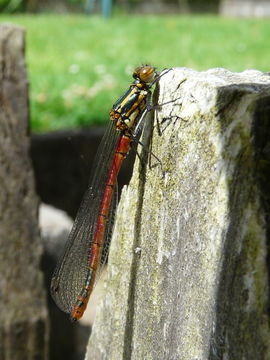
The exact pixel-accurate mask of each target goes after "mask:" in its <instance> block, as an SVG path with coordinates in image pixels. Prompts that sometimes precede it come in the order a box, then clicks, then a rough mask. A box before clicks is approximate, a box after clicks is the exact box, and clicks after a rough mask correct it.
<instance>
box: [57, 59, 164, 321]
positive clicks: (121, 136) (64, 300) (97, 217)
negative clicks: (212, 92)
mask: <svg viewBox="0 0 270 360" xmlns="http://www.w3.org/2000/svg"><path fill="white" fill-rule="evenodd" d="M133 78H134V82H133V83H132V84H131V85H130V87H129V88H128V90H127V91H126V92H125V93H124V94H123V96H121V97H120V99H119V100H118V101H117V102H116V103H115V104H114V105H113V107H112V109H111V111H110V120H111V121H110V124H109V126H108V128H107V130H106V132H105V135H104V137H103V139H102V141H101V144H100V146H99V148H98V151H97V155H96V160H95V162H94V165H93V169H94V171H93V172H92V176H91V177H90V182H89V187H88V189H87V191H86V193H85V195H84V198H83V201H82V204H81V206H80V208H79V211H78V214H77V217H76V219H75V222H74V225H73V228H72V230H71V232H70V235H69V238H68V241H67V244H66V247H65V250H64V253H63V255H62V257H61V258H60V260H59V262H58V265H57V267H56V269H55V272H54V275H53V278H52V283H51V295H52V297H53V299H54V301H55V302H56V304H57V305H58V307H59V308H60V309H61V310H63V311H64V312H66V313H68V314H70V317H71V319H72V320H78V319H80V318H81V317H82V315H83V313H84V311H85V309H86V306H87V303H88V300H89V297H90V295H91V292H92V290H93V286H94V283H95V279H96V277H97V272H98V271H99V270H100V268H101V267H102V266H103V265H104V264H105V262H106V259H107V256H108V249H109V245H110V239H111V231H112V226H113V220H114V213H115V209H116V205H117V191H115V189H116V187H117V175H118V172H119V170H120V168H121V165H122V162H123V160H124V158H125V157H126V155H127V154H128V152H129V150H130V147H131V143H132V141H133V140H134V138H136V136H137V135H138V133H139V129H140V125H141V123H142V121H143V119H144V118H145V115H146V113H147V112H148V111H149V109H150V108H151V107H149V103H150V99H151V87H152V86H153V84H154V83H156V82H157V80H158V79H159V75H158V73H157V72H156V70H155V68H154V67H152V66H150V65H143V66H140V67H138V68H136V69H135V70H134V73H133Z"/></svg>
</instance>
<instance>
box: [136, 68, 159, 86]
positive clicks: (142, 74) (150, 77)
mask: <svg viewBox="0 0 270 360" xmlns="http://www.w3.org/2000/svg"><path fill="white" fill-rule="evenodd" d="M157 75H158V74H157V72H156V68H154V67H153V66H151V65H142V66H139V67H137V68H136V69H135V70H134V72H133V77H134V79H136V80H139V81H140V82H143V83H151V82H152V81H154V80H155V78H156V76H157Z"/></svg>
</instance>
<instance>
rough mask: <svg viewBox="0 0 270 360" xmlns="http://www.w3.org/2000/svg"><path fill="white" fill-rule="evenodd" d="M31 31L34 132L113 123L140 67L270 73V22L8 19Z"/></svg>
mask: <svg viewBox="0 0 270 360" xmlns="http://www.w3.org/2000/svg"><path fill="white" fill-rule="evenodd" d="M0 21H2V22H3V21H9V22H13V23H16V24H20V25H22V26H24V27H25V28H26V30H27V46H26V57H27V65H28V71H29V76H30V100H31V119H32V127H33V129H34V131H45V130H48V129H57V128H61V127H75V126H86V125H91V124H100V123H104V122H106V121H108V111H109V109H110V107H111V105H112V104H113V103H114V102H115V101H116V100H117V98H118V97H119V95H121V93H122V92H123V91H124V90H125V89H126V88H127V86H128V84H129V83H130V81H132V78H131V74H132V70H133V68H134V67H135V66H137V65H140V64H142V63H150V64H153V65H155V66H156V67H157V68H158V69H160V70H161V69H163V68H168V67H173V66H185V67H191V68H194V69H197V70H205V69H208V68H211V67H225V68H228V69H230V70H232V71H243V70H245V69H247V68H256V69H259V70H262V71H269V64H270V52H269V38H270V23H269V21H268V20H262V19H260V20H252V19H245V20H244V19H243V20H242V19H241V20H240V19H225V18H220V17H216V16H115V17H112V18H111V19H109V20H104V19H102V18H100V17H98V16H94V17H87V16H79V15H77V16H74V15H65V16H60V15H38V16H37V15H35V16H30V15H27V16H18V15H16V16H9V17H8V16H3V15H2V16H0Z"/></svg>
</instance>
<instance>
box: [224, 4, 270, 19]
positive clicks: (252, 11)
mask: <svg viewBox="0 0 270 360" xmlns="http://www.w3.org/2000/svg"><path fill="white" fill-rule="evenodd" d="M219 10H220V14H221V15H225V16H240V17H257V18H261V17H269V16H270V2H269V1H268V0H222V1H221V2H220V9H219Z"/></svg>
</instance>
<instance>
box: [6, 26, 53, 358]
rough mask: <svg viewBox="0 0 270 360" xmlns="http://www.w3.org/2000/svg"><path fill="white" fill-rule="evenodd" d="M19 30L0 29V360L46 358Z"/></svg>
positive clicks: (26, 105)
mask: <svg viewBox="0 0 270 360" xmlns="http://www.w3.org/2000/svg"><path fill="white" fill-rule="evenodd" d="M28 114H29V109H28V82H27V74H26V69H25V62H24V31H23V29H21V28H19V27H15V26H11V25H1V26H0V274H1V276H0V359H1V360H17V359H18V360H22V359H28V360H31V359H35V360H37V359H42V360H43V359H46V358H47V338H48V334H47V333H48V321H47V312H46V305H45V291H44V289H43V279H42V274H41V271H40V270H39V267H40V264H39V263H40V256H41V242H40V238H39V230H38V223H37V205H38V201H37V197H36V195H35V192H34V188H35V186H34V179H33V172H32V168H31V164H30V160H29V154H28V151H29V131H28V130H29V123H28Z"/></svg>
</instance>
